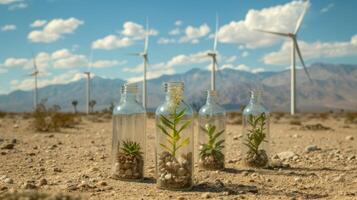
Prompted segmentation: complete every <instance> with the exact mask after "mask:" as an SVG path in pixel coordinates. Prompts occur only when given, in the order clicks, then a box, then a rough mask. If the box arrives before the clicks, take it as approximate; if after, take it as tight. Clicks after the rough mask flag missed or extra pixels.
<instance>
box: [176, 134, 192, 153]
mask: <svg viewBox="0 0 357 200" xmlns="http://www.w3.org/2000/svg"><path fill="white" fill-rule="evenodd" d="M188 144H190V138H189V137H187V138H186V139H184V140H183V141H182V142H181V144H180V145H178V146H177V148H176V150H178V149H179V148H181V147H183V146H186V145H188Z"/></svg>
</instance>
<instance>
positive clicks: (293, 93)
mask: <svg viewBox="0 0 357 200" xmlns="http://www.w3.org/2000/svg"><path fill="white" fill-rule="evenodd" d="M307 9H308V2H307V3H306V4H305V8H304V10H303V12H302V13H301V15H300V17H299V19H298V21H297V24H296V27H295V30H294V32H293V33H281V32H275V31H267V30H261V29H254V30H256V31H260V32H263V33H269V34H273V35H278V36H282V37H288V38H290V39H291V69H290V76H291V83H290V84H291V85H290V101H291V103H290V114H291V115H294V114H295V109H296V107H295V104H296V86H295V82H296V75H295V66H296V61H295V50H296V52H297V54H298V56H299V59H300V62H301V64H302V66H303V68H304V71H305V74H306V75H307V77H308V78H309V80H310V81H311V82H312V80H311V77H310V75H309V73H308V71H307V68H306V66H305V62H304V60H303V58H302V55H301V51H300V48H299V45H298V42H297V39H296V38H297V33H298V31H299V29H300V27H301V24H302V21H303V19H304V16H305V14H306V11H307Z"/></svg>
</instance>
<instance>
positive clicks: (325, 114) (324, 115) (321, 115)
mask: <svg viewBox="0 0 357 200" xmlns="http://www.w3.org/2000/svg"><path fill="white" fill-rule="evenodd" d="M328 117H329V113H327V112H326V113H320V114H319V118H321V119H323V120H325V119H327V118H328Z"/></svg>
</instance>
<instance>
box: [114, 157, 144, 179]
mask: <svg viewBox="0 0 357 200" xmlns="http://www.w3.org/2000/svg"><path fill="white" fill-rule="evenodd" d="M116 168H117V170H116V171H117V173H116V174H115V178H118V179H121V180H140V179H142V178H143V175H144V173H143V172H144V159H143V157H142V156H141V155H130V154H125V153H122V152H119V153H118V162H117V163H116Z"/></svg>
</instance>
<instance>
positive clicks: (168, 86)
mask: <svg viewBox="0 0 357 200" xmlns="http://www.w3.org/2000/svg"><path fill="white" fill-rule="evenodd" d="M164 87H165V92H168V91H170V90H176V91H183V90H184V83H183V82H180V81H172V82H165V83H164Z"/></svg>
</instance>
